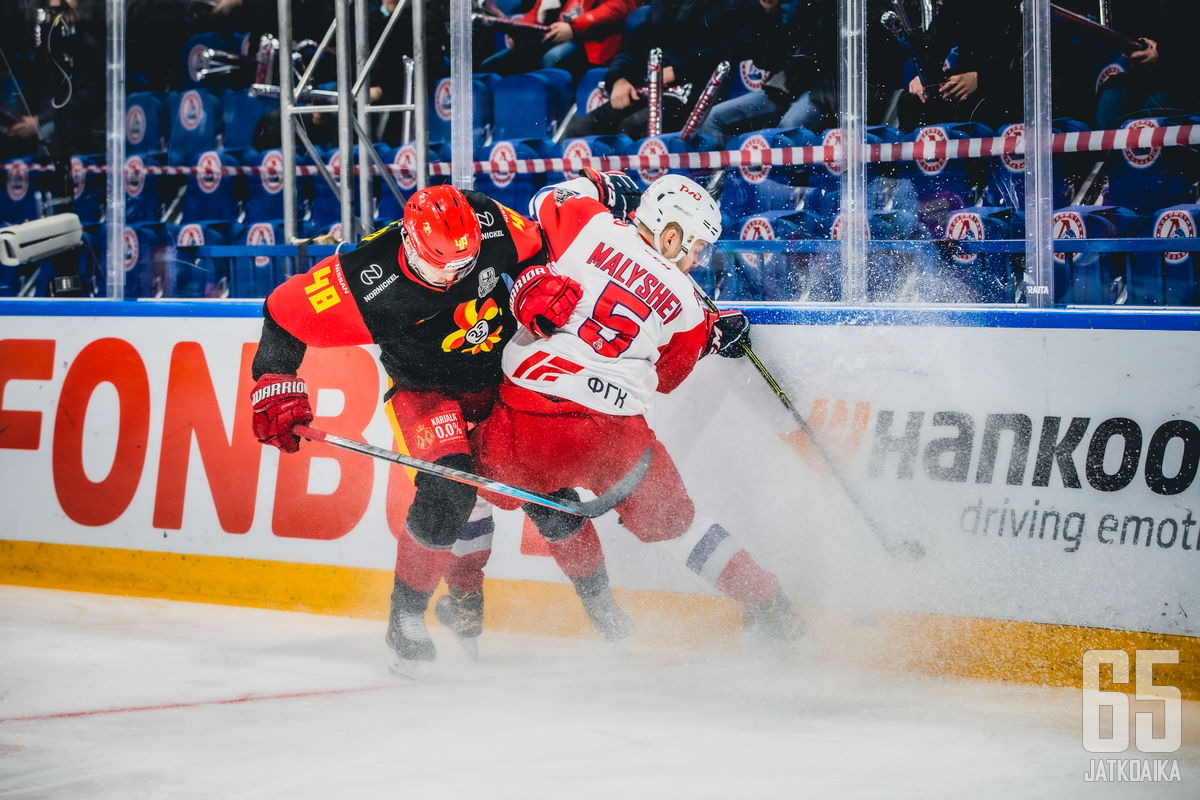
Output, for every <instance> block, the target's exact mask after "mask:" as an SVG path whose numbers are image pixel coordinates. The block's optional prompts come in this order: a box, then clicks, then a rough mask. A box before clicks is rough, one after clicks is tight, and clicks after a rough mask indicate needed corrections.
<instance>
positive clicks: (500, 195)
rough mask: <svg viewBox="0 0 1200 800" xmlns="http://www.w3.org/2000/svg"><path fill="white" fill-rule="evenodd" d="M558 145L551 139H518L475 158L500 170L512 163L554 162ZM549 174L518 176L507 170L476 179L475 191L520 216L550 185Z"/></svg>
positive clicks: (480, 152)
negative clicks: (552, 158) (507, 207)
mask: <svg viewBox="0 0 1200 800" xmlns="http://www.w3.org/2000/svg"><path fill="white" fill-rule="evenodd" d="M554 147H555V145H554V143H553V142H551V141H550V140H549V139H518V140H514V141H508V140H503V141H496V142H493V143H492V145H491V146H490V147H487V148H481V149H479V150H477V151H476V154H475V157H476V159H477V160H480V161H488V162H490V163H492V164H493V165H496V166H500V165H503V164H504V163H506V162H507V161H510V160H516V159H526V158H550V157H551V155H552V153H553V149H554ZM546 180H547V176H546V174H545V173H530V172H525V173H514V172H509V171H508V168H507V167H501V168H500V169H493V171H492V172H490V173H483V174H480V175H478V176H477V177H476V179H475V188H476V189H478V190H479V191H481V192H483V193H484V194H486V195H487V196H489V197H491V198H492V199H494V200H496V201H498V202H500V203H503V204H504V205H506V206H509V207H510V208H512V209H513V210H515V211H517V212H519V213H522V214H524V213H527V206H528V205H529V200H530V199H531V198H532V197H533V194H534V192H536V191H537V190H538V189H540V188H542V187H543V186H545V185H546Z"/></svg>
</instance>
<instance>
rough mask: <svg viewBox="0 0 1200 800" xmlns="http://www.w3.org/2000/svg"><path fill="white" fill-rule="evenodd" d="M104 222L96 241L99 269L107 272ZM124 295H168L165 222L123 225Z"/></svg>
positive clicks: (132, 296) (106, 235)
mask: <svg viewBox="0 0 1200 800" xmlns="http://www.w3.org/2000/svg"><path fill="white" fill-rule="evenodd" d="M106 228H107V226H103V225H102V226H100V228H99V232H98V235H97V237H96V241H97V242H98V243H100V248H99V249H100V253H101V260H102V262H103V265H104V266H103V269H102V270H101V272H102V273H104V274H105V275H107V274H108V265H107V261H108V248H107V247H106V246H105V244H104V243H106V242H107V241H108V234H107V232H106ZM124 242H125V263H124V268H125V297H127V298H130V299H132V298H137V297H170V296H171V295H170V293H169V291H168V290H169V288H170V287H169V284H168V282H167V274H166V273H167V270H166V259H167V245H168V244H169V243H171V242H170V241H169V240H168V237H167V235H166V231H165V228H164V226H163V225H162V224H161V223H157V222H135V223H132V224H129V225H126V226H125V233H124Z"/></svg>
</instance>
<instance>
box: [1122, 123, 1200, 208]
mask: <svg viewBox="0 0 1200 800" xmlns="http://www.w3.org/2000/svg"><path fill="white" fill-rule="evenodd" d="M1196 124H1200V117H1195V116H1175V117H1147V118H1144V119H1135V120H1130V121H1128V122H1126V123H1125V124H1124V125H1122V126H1121V127H1122V128H1123V129H1133V130H1142V129H1154V128H1162V127H1168V126H1172V125H1196ZM1109 165H1110V166H1109V171H1108V193H1107V194H1106V195H1105V202H1106V203H1108V204H1111V205H1119V206H1123V207H1125V208H1130V209H1133V210H1134V211H1137V212H1138V213H1141V214H1151V213H1154V212H1155V211H1157V210H1158V209H1160V208H1166V207H1168V206H1172V205H1176V204H1178V203H1182V202H1185V201H1187V200H1189V199H1191V198H1189V196H1188V190H1189V187H1190V186H1191V185H1192V184H1194V183H1195V182H1196V181H1197V179H1200V166H1198V165H1200V159H1198V158H1197V156H1196V154H1195V153H1194V152H1193V148H1189V147H1149V148H1133V149H1126V150H1119V151H1116V152H1114V153H1112V154H1111V156H1110V158H1109Z"/></svg>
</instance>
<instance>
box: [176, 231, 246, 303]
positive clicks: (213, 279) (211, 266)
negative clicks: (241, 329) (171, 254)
mask: <svg viewBox="0 0 1200 800" xmlns="http://www.w3.org/2000/svg"><path fill="white" fill-rule="evenodd" d="M165 234H166V236H167V240H168V242H171V243H173V244H174V245H175V258H174V259H172V260H171V261H170V262H169V266H168V270H167V278H166V280H167V282H168V286H169V294H168V295H167V296H170V297H220V296H223V295H225V294H226V292H227V291H228V287H229V261H230V259H228V258H225V257H212V256H203V257H201V256H197V255H195V254H193V253H189V252H188V251H187V250H186V248H188V247H205V246H208V247H214V246H219V245H224V244H228V243H229V223H228V222H224V221H221V220H207V221H205V220H199V221H196V222H186V223H184V224H182V225H167V226H166V227H165Z"/></svg>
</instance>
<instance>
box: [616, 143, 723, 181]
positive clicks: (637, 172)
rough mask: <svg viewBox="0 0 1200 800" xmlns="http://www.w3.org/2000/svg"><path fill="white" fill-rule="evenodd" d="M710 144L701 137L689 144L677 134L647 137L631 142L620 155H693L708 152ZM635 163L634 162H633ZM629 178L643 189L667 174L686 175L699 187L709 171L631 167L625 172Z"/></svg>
mask: <svg viewBox="0 0 1200 800" xmlns="http://www.w3.org/2000/svg"><path fill="white" fill-rule="evenodd" d="M710 148H711V144H710V143H709V142H707V141H705V140H703V139H702V138H701V137H696V138H695V139H692V141H691V142H685V141H683V140H682V139H680V138H679V134H678V133H664V134H663V135H662V136H647V137H645V138H643V139H638V140H636V141H633V142H631V143H630V144H629V145H628V146H627V147H626V148H625V152H624V153H622V154H621V155H625V156H660V155H667V154H669V153H694V152H700V151H703V150H709V149H710ZM635 163H636V162H635ZM627 172H628V174H629V177H631V178H633V179H634V180H635V181H636V182H637V183H638V185H639V186H640V187H641V188H642V189H645V188H646V187H647V186H649V185H650V183H651V182H653V181H654V180H656V179H657V178H658V177H659V176H661V175H664V174H666V173H667V172H673V173H680V174H683V175H687V176H688V177H690V178H693V179H695V180H697V181H699V182H700V184H701V185H703V184H705V183H706V182H707V181H708V176H709V174H710V173H711V172H712V171H711V170H708V169H704V170H689V169H683V168H676V169H672V168H670V167H661V168H660V167H647V168H644V169H643V168H638V167H631V168H630V169H629V170H627Z"/></svg>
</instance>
